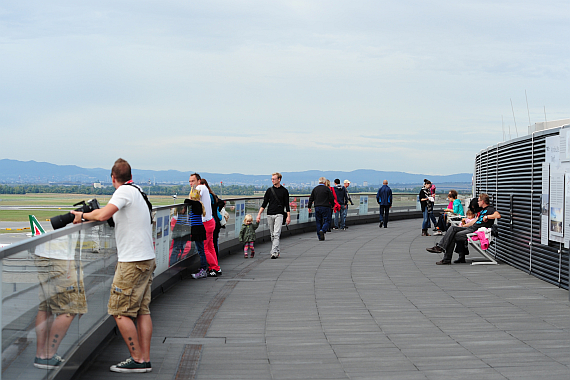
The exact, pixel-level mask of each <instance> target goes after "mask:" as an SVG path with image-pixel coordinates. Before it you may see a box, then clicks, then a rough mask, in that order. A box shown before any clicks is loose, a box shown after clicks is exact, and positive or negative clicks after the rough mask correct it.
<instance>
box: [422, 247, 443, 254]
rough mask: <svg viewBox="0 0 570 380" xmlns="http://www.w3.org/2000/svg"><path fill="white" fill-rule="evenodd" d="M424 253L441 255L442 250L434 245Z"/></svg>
mask: <svg viewBox="0 0 570 380" xmlns="http://www.w3.org/2000/svg"><path fill="white" fill-rule="evenodd" d="M426 251H428V252H431V253H442V252H443V249H442V248H441V247H440V246H438V245H434V246H433V247H431V248H426Z"/></svg>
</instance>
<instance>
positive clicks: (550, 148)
mask: <svg viewBox="0 0 570 380" xmlns="http://www.w3.org/2000/svg"><path fill="white" fill-rule="evenodd" d="M545 140H546V157H545V161H546V162H548V163H549V164H551V165H550V167H551V168H558V167H560V136H550V137H547V138H546V139H545Z"/></svg>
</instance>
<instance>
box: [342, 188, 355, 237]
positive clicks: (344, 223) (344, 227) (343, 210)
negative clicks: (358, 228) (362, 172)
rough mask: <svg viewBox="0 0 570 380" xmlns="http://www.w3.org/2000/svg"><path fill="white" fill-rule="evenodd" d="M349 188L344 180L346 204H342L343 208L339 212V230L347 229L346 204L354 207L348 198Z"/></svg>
mask: <svg viewBox="0 0 570 380" xmlns="http://www.w3.org/2000/svg"><path fill="white" fill-rule="evenodd" d="M349 186H350V181H349V180H347V179H345V180H344V188H345V190H346V202H345V203H344V208H343V209H342V210H341V211H342V212H341V214H340V225H341V226H342V227H341V229H345V230H346V229H347V228H348V226H347V225H346V215H347V214H348V202H350V204H351V205H354V203H352V198H351V197H350V193H349V192H348V187H349Z"/></svg>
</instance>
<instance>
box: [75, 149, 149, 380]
mask: <svg viewBox="0 0 570 380" xmlns="http://www.w3.org/2000/svg"><path fill="white" fill-rule="evenodd" d="M111 181H112V183H113V187H114V188H115V189H116V190H115V192H114V193H113V196H112V197H111V200H109V203H108V204H107V205H106V206H105V207H103V208H100V209H97V210H94V211H92V212H89V213H83V212H79V211H72V213H73V214H74V215H75V219H74V220H73V223H76V224H77V223H81V222H82V221H84V220H96V221H105V220H108V219H109V218H111V217H113V220H114V222H115V239H116V242H117V256H118V257H117V261H118V262H117V266H116V268H115V276H114V278H113V283H112V285H111V297H110V298H109V304H108V310H107V311H108V313H109V315H112V316H113V318H114V319H115V322H116V323H117V326H118V327H119V331H120V332H121V335H122V337H123V339H124V341H125V343H126V344H127V347H128V349H129V353H130V354H131V356H130V357H129V358H128V359H126V360H124V361H122V362H120V363H118V364H116V365H113V366H111V368H110V370H111V371H113V372H122V373H128V372H135V373H136V372H151V371H152V365H151V363H150V342H151V337H152V319H151V317H150V309H149V306H150V301H151V285H152V273H153V272H154V270H155V268H156V261H155V253H154V245H153V240H152V218H151V211H152V210H151V208H152V205H151V204H150V202H148V199H147V197H146V194H145V193H144V192H143V191H142V189H141V188H140V187H139V186H137V185H135V184H134V183H133V180H132V175H131V166H130V165H129V163H128V162H127V161H125V160H123V159H122V158H119V159H118V160H117V161H115V164H114V165H113V168H112V169H111ZM135 320H136V325H135V322H134V321H135Z"/></svg>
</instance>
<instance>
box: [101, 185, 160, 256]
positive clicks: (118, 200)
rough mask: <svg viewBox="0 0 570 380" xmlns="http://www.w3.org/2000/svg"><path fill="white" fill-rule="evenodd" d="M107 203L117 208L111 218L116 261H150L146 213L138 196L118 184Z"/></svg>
mask: <svg viewBox="0 0 570 380" xmlns="http://www.w3.org/2000/svg"><path fill="white" fill-rule="evenodd" d="M109 203H111V204H113V205H115V206H117V208H118V209H119V211H117V212H116V213H115V214H114V215H113V220H114V221H115V240H116V241H117V256H118V260H119V261H120V262H132V261H143V260H150V259H154V258H155V257H156V255H155V254H154V244H153V242H152V224H150V213H149V212H148V206H147V205H146V202H145V200H144V198H143V197H142V195H141V193H140V192H139V191H138V190H137V189H136V188H134V187H133V186H130V185H122V186H120V187H119V188H118V189H117V190H115V193H113V196H112V197H111V200H110V201H109Z"/></svg>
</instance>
